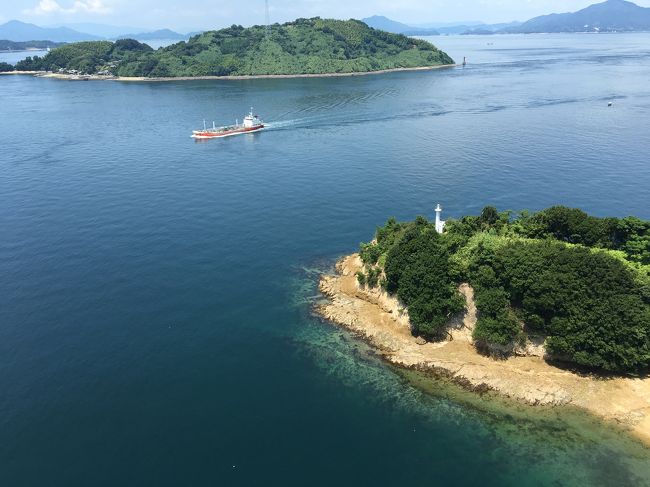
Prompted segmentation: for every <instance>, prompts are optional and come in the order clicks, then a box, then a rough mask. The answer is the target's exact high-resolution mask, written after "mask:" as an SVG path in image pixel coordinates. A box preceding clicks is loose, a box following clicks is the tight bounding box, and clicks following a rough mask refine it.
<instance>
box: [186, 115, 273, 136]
mask: <svg viewBox="0 0 650 487" xmlns="http://www.w3.org/2000/svg"><path fill="white" fill-rule="evenodd" d="M263 129H264V122H262V120H261V119H260V117H258V116H257V115H253V109H252V108H251V112H250V113H249V114H248V115H246V116H245V117H244V121H243V123H241V124H240V123H239V121H236V122H235V125H227V126H225V127H217V126H215V123H214V122H212V128H207V127H206V125H205V120H204V121H203V130H194V131H192V137H193V138H194V139H214V138H218V137H230V136H231V135H240V134H251V133H254V132H259V131H260V130H263Z"/></svg>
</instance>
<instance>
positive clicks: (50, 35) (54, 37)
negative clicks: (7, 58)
mask: <svg viewBox="0 0 650 487" xmlns="http://www.w3.org/2000/svg"><path fill="white" fill-rule="evenodd" d="M0 39H3V40H8V41H14V42H25V41H46V40H47V41H52V42H78V41H96V40H99V39H102V38H101V37H99V36H94V35H91V34H85V33H83V32H78V31H76V30H73V29H70V28H68V27H39V26H38V25H34V24H27V23H25V22H20V21H18V20H10V21H9V22H7V23H6V24H2V25H0Z"/></svg>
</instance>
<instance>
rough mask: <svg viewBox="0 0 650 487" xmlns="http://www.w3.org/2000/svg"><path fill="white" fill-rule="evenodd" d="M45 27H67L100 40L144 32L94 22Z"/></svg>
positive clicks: (140, 29) (140, 28)
mask: <svg viewBox="0 0 650 487" xmlns="http://www.w3.org/2000/svg"><path fill="white" fill-rule="evenodd" d="M45 27H67V28H69V29H72V30H76V31H78V32H85V33H88V34H91V35H93V36H97V37H100V38H102V39H117V38H119V37H123V36H126V35H127V34H130V33H131V32H146V31H147V29H145V28H144V27H137V26H130V27H129V26H125V25H121V26H120V25H109V24H99V23H96V22H73V23H65V24H56V25H50V26H45Z"/></svg>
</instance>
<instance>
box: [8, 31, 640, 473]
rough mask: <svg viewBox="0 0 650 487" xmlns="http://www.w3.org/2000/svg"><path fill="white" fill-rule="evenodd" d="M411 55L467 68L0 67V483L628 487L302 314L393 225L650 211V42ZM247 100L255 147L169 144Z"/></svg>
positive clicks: (593, 448)
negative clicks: (116, 78) (552, 210)
mask: <svg viewBox="0 0 650 487" xmlns="http://www.w3.org/2000/svg"><path fill="white" fill-rule="evenodd" d="M432 40H433V41H434V42H435V43H437V44H438V45H439V46H440V47H441V48H442V49H444V50H447V51H448V52H449V53H450V54H451V55H452V56H453V57H454V58H455V59H456V60H458V61H460V60H462V57H463V56H466V57H467V59H468V65H467V66H466V67H464V68H463V67H458V68H454V69H443V70H435V71H427V72H411V73H407V72H403V73H394V74H386V75H377V76H363V77H350V78H326V79H325V78H324V79H291V80H278V79H271V80H249V81H195V82H170V83H118V82H110V81H88V82H72V81H62V80H55V79H38V78H32V77H25V76H0V93H1V94H2V95H1V98H0V142H1V143H0V276H1V277H0V391H2V393H1V394H0V485H7V486H15V485H20V486H43V485H52V486H54V485H56V486H59V485H60V486H77V485H78V486H87V485H107V486H114V485H157V486H162V485H194V486H198V485H223V486H231V485H232V486H239V485H255V486H259V485H280V486H289V485H300V486H304V485H310V486H315V485H323V486H331V485H499V486H502V485H518V486H519V485H616V486H618V485H648V483H650V467H649V466H648V465H650V453H649V452H648V450H647V449H645V448H644V447H642V446H640V445H639V444H638V443H635V442H634V441H632V440H629V439H628V438H627V437H626V436H625V435H624V434H622V433H620V432H618V431H614V430H612V429H611V428H610V427H608V426H602V425H601V424H600V423H598V422H597V421H594V420H592V419H591V418H590V417H589V416H587V415H586V414H583V413H579V412H575V411H570V410H550V411H549V410H534V409H532V408H524V410H523V411H522V410H520V408H519V407H517V406H511V407H509V406H507V405H504V406H503V407H500V406H499V407H497V406H494V405H493V404H492V403H490V402H489V401H488V400H487V399H482V398H477V397H474V396H472V397H473V399H472V397H467V396H464V395H463V394H462V393H460V392H458V391H456V392H452V391H453V388H451V389H450V388H448V387H447V386H446V385H443V384H437V383H435V382H431V381H422V379H421V378H419V377H414V376H411V375H409V374H408V373H405V372H403V371H399V370H396V369H393V368H391V367H389V366H388V365H386V364H385V363H383V362H382V361H381V360H379V359H377V358H376V357H375V356H374V355H373V353H372V351H371V350H370V349H369V348H368V347H367V346H366V345H364V344H363V343H362V342H360V341H359V340H357V339H355V338H354V337H353V336H351V335H350V334H348V333H347V332H345V331H343V330H341V329H339V328H337V327H335V326H333V325H331V324H329V323H326V322H323V321H321V320H319V319H318V318H317V317H315V316H314V315H313V314H312V312H311V309H312V306H313V304H314V303H315V302H317V301H318V300H319V299H321V298H320V296H319V294H318V291H317V281H318V276H319V274H320V273H321V272H324V271H330V270H331V269H332V265H333V263H334V262H335V260H336V258H337V257H338V256H341V255H343V254H346V253H350V252H352V251H354V250H355V249H356V248H357V247H358V244H359V242H361V241H368V240H370V239H371V238H372V236H373V232H374V230H375V227H376V226H377V225H379V224H382V223H383V222H384V221H385V220H386V219H387V218H388V217H389V216H395V217H397V218H399V219H412V218H414V217H415V216H416V215H420V214H421V215H425V216H428V217H430V218H431V217H433V215H434V213H433V209H434V208H435V205H436V204H437V203H441V204H442V206H443V208H444V214H443V216H444V217H458V216H461V215H464V214H468V213H473V214H476V213H478V212H479V211H480V210H481V208H482V207H483V206H485V205H495V206H497V207H498V208H499V209H501V210H506V209H512V210H518V209H530V210H538V209H541V208H544V207H548V206H550V205H554V204H563V205H568V206H575V207H581V208H583V209H585V210H586V211H588V212H590V213H593V214H595V215H599V216H625V215H630V214H632V215H637V216H639V217H642V218H646V219H649V218H650V207H649V204H648V203H649V202H650V164H649V163H648V160H649V154H648V148H649V147H650V124H649V122H648V114H649V110H650V84H649V83H648V79H649V77H650V62H649V61H650V52H649V51H648V49H647V46H648V45H650V34H617V35H613V34H612V35H546V36H544V35H539V36H538V35H535V36H493V37H471V36H469V37H462V36H459V37H440V38H433V39H432ZM610 102H612V103H613V105H612V106H611V107H609V106H608V104H609V103H610ZM250 106H254V109H255V111H256V113H259V115H260V116H261V117H262V118H264V119H265V120H266V121H267V123H268V124H269V128H268V130H266V131H264V132H262V133H258V134H255V135H247V136H241V137H231V138H227V139H221V140H211V141H207V142H204V143H197V142H195V141H194V140H192V139H191V138H190V135H191V131H192V129H195V128H198V127H202V125H203V120H204V119H205V120H207V121H208V123H211V122H212V120H215V121H216V123H217V124H218V125H224V124H229V123H231V122H234V121H235V119H236V118H239V119H240V120H241V118H242V117H243V116H244V115H245V114H246V113H247V112H248V110H249V108H250ZM509 408H510V409H509Z"/></svg>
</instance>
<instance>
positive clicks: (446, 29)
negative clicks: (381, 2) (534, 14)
mask: <svg viewBox="0 0 650 487" xmlns="http://www.w3.org/2000/svg"><path fill="white" fill-rule="evenodd" d="M362 22H365V23H366V24H368V25H369V26H370V27H373V28H375V29H381V30H385V31H387V32H392V33H394V34H404V35H409V36H437V35H449V34H464V33H468V32H470V31H474V30H481V31H483V32H485V33H489V34H491V33H494V32H497V31H499V30H502V29H505V28H509V27H516V26H518V25H521V22H508V23H501V24H484V23H482V22H460V23H458V24H453V23H451V24H450V23H443V24H438V25H436V24H425V25H420V26H417V25H407V24H403V23H401V22H396V21H395V20H391V19H389V18H387V17H384V16H381V15H374V16H372V17H368V18H365V19H363V20H362Z"/></svg>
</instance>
